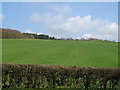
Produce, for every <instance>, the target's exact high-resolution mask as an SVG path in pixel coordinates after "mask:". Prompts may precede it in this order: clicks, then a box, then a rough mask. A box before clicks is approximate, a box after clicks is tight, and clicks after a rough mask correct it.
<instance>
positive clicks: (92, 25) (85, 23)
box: [29, 5, 118, 40]
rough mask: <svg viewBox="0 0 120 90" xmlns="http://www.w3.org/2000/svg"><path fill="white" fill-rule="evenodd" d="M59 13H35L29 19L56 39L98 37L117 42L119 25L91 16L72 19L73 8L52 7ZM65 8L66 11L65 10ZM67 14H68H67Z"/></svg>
mask: <svg viewBox="0 0 120 90" xmlns="http://www.w3.org/2000/svg"><path fill="white" fill-rule="evenodd" d="M52 8H53V9H54V10H55V11H57V13H56V14H55V13H52V12H48V13H46V14H40V13H33V14H32V15H31V16H30V17H29V19H30V20H31V21H32V22H35V23H39V24H42V25H43V26H44V27H45V28H47V30H48V31H49V32H50V34H51V35H53V36H55V37H71V36H75V35H77V36H78V35H81V33H85V34H83V35H81V36H82V37H83V36H84V37H96V38H101V39H108V40H117V38H118V37H117V31H118V25H117V23H114V22H109V21H105V20H101V19H93V18H92V16H91V15H87V16H83V17H81V16H74V17H70V16H69V15H67V14H66V13H68V14H69V12H70V11H71V8H70V7H69V6H67V5H65V6H58V7H57V6H56V7H52ZM64 8H65V9H64ZM65 12H66V13H65Z"/></svg>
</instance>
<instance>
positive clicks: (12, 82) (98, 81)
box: [2, 64, 120, 89]
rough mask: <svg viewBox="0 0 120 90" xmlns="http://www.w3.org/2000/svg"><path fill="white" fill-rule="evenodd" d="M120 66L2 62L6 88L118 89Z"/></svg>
mask: <svg viewBox="0 0 120 90" xmlns="http://www.w3.org/2000/svg"><path fill="white" fill-rule="evenodd" d="M119 85H120V70H119V69H118V68H90V67H75V66H71V67H65V66H47V65H30V64H2V87H3V88H22V87H23V88H86V89H87V88H115V89H120V88H119Z"/></svg>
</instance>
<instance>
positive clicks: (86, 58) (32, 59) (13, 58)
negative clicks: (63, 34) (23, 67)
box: [2, 39, 118, 67]
mask: <svg viewBox="0 0 120 90" xmlns="http://www.w3.org/2000/svg"><path fill="white" fill-rule="evenodd" d="M2 45H3V53H2V62H4V63H15V64H47V65H65V66H80V67H83V66H84V67H117V66H118V44H117V43H115V42H107V41H82V42H81V41H64V40H37V39H28V40H27V39H3V44H2Z"/></svg>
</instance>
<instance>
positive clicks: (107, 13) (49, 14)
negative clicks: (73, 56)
mask: <svg viewBox="0 0 120 90" xmlns="http://www.w3.org/2000/svg"><path fill="white" fill-rule="evenodd" d="M2 10H3V12H2V13H1V14H0V20H2V21H3V28H11V29H17V30H19V31H21V32H29V33H38V34H41V33H44V34H48V35H50V36H55V37H59V38H60V37H63V38H64V37H65V38H66V37H72V38H81V37H84V38H89V37H95V38H100V39H107V40H117V38H118V37H117V34H118V32H117V31H118V25H117V22H118V3H117V2H71V3H70V2H59V3H58V2H56V3H55V2H49V3H48V2H45V3H42V2H38V3H33V2H31V3H29V2H26V3H25V2H16V3H15V2H8V3H7V2H3V3H2Z"/></svg>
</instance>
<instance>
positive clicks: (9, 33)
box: [0, 28, 56, 40]
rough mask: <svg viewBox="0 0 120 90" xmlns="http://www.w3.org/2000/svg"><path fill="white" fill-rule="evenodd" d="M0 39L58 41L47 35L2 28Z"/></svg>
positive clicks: (0, 29)
mask: <svg viewBox="0 0 120 90" xmlns="http://www.w3.org/2000/svg"><path fill="white" fill-rule="evenodd" d="M0 38H6V39H8V38H11V39H12V38H30V39H50V40H56V38H55V37H50V36H49V35H45V34H40V35H37V34H33V33H21V32H20V31H18V30H13V29H5V28H0Z"/></svg>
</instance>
